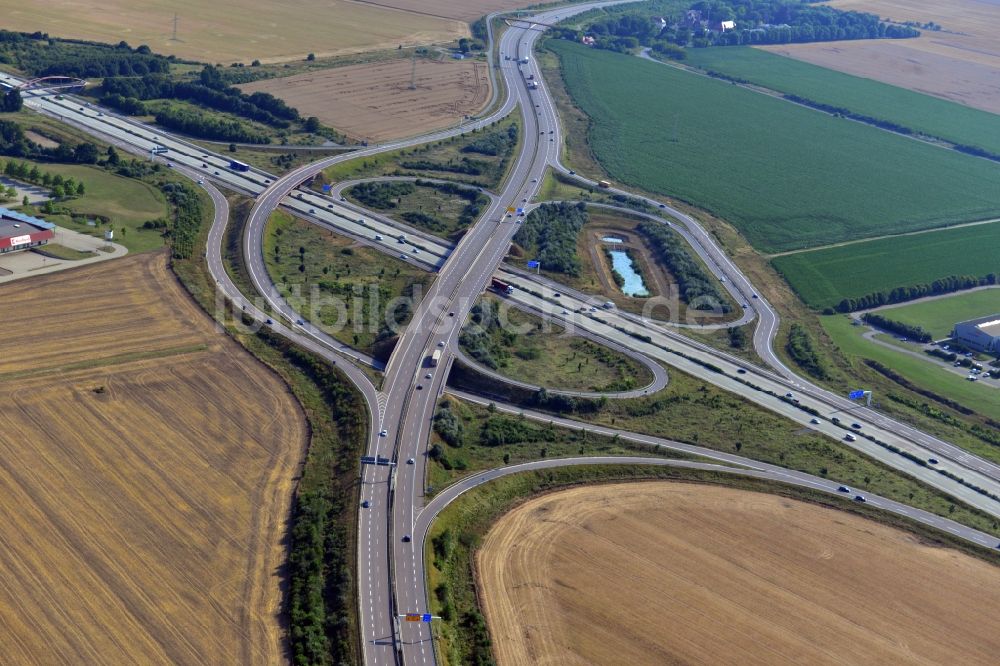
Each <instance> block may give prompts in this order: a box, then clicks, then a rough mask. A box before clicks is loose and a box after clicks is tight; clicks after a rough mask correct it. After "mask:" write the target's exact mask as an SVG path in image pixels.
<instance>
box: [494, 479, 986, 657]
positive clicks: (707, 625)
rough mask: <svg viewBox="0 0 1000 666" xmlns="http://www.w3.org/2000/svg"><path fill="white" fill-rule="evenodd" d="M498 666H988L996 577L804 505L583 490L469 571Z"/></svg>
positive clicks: (645, 489)
mask: <svg viewBox="0 0 1000 666" xmlns="http://www.w3.org/2000/svg"><path fill="white" fill-rule="evenodd" d="M477 565H478V566H477V569H478V571H479V575H480V585H481V589H480V592H481V597H482V598H483V600H484V606H485V612H486V617H487V620H488V622H489V626H490V631H491V633H492V637H493V646H494V651H495V654H496V655H497V657H498V663H500V664H502V665H510V664H539V663H560V664H612V663H615V664H630V665H632V666H639V665H641V664H650V665H653V664H656V665H662V664H732V663H741V664H762V665H764V664H767V665H770V664H845V663H847V664H931V663H938V664H946V663H952V664H993V663H995V662H996V655H997V652H998V650H1000V617H998V614H997V613H996V612H993V611H995V610H996V608H997V601H996V590H997V587H998V585H1000V569H997V568H996V567H993V566H991V565H989V564H987V563H985V562H982V561H980V560H977V559H975V558H973V557H970V556H967V555H963V554H960V553H959V552H957V551H954V550H949V549H944V548H932V547H928V546H924V545H922V544H921V543H920V542H919V540H918V539H917V538H916V537H915V536H913V535H912V534H909V533H907V532H903V531H900V530H897V529H894V528H890V527H887V526H884V525H881V524H879V523H876V522H874V521H871V520H867V519H865V518H862V517H860V516H856V515H853V514H849V513H846V512H841V511H837V510H835V509H830V508H825V507H821V506H817V505H813V504H808V503H805V502H799V501H796V500H790V499H785V498H782V497H778V496H775V495H766V494H761V493H753V492H748V491H741V490H735V489H730V488H724V487H717V486H702V485H694V484H682V483H642V484H619V485H608V486H596V487H581V488H575V489H571V490H565V491H560V492H557V493H553V494H550V495H545V496H542V497H539V498H536V499H533V500H530V501H528V502H526V503H525V504H523V505H522V506H520V507H518V508H517V509H515V510H514V511H512V512H510V513H509V514H507V515H506V516H504V517H503V518H501V519H500V521H498V522H497V524H496V525H495V526H494V527H493V528H492V529H491V530H490V532H489V534H488V535H487V537H486V539H485V540H484V541H483V545H482V548H481V549H480V550H479V552H478V556H477Z"/></svg>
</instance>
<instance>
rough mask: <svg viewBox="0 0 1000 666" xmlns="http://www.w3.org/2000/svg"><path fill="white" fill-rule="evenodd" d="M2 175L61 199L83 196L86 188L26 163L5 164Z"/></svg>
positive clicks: (11, 162)
mask: <svg viewBox="0 0 1000 666" xmlns="http://www.w3.org/2000/svg"><path fill="white" fill-rule="evenodd" d="M3 172H4V175H7V176H10V177H11V178H16V179H17V180H20V181H23V182H25V183H31V184H33V185H40V186H42V187H44V188H47V189H51V190H52V196H53V197H55V198H56V199H61V198H62V197H67V196H74V195H76V196H83V195H84V194H85V193H86V191H87V188H86V187H84V185H83V183H82V182H81V183H78V182H76V181H75V180H73V179H72V178H64V177H63V176H62V174H58V173H55V174H53V173H49V172H48V171H42V170H41V169H39V168H38V167H37V166H36V165H33V164H28V163H27V162H14V161H13V160H12V161H10V162H7V164H5V165H4V167H3Z"/></svg>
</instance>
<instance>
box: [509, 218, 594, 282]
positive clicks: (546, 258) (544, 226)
mask: <svg viewBox="0 0 1000 666" xmlns="http://www.w3.org/2000/svg"><path fill="white" fill-rule="evenodd" d="M588 219H589V217H588V215H587V207H586V206H585V205H584V204H583V203H582V202H581V203H577V204H571V203H566V202H564V201H562V202H559V203H546V204H542V205H541V206H539V207H538V208H536V209H535V210H533V211H531V213H530V214H529V215H528V217H527V219H526V220H525V221H524V224H522V225H521V228H520V229H518V231H517V233H516V234H514V242H515V243H517V244H518V245H520V246H521V247H523V248H524V249H525V250H527V251H528V252H529V253H533V254H534V257H533V258H534V259H535V260H536V261H540V262H541V263H542V268H544V269H545V270H548V271H552V272H554V273H565V274H566V275H572V276H577V275H579V274H580V268H581V267H580V257H579V256H577V253H576V239H577V236H578V235H579V233H580V229H582V228H583V225H584V224H586V223H587V220H588Z"/></svg>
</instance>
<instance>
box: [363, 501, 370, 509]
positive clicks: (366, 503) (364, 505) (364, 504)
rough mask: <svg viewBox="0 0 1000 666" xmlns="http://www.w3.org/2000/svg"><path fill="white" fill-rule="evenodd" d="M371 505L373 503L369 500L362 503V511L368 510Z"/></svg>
mask: <svg viewBox="0 0 1000 666" xmlns="http://www.w3.org/2000/svg"><path fill="white" fill-rule="evenodd" d="M371 505H372V503H371V502H369V501H368V500H365V501H364V502H362V503H361V508H362V509H367V508H368V507H370V506H371Z"/></svg>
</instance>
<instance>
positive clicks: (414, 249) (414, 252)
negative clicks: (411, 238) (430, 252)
mask: <svg viewBox="0 0 1000 666" xmlns="http://www.w3.org/2000/svg"><path fill="white" fill-rule="evenodd" d="M410 252H412V253H413V254H420V250H418V249H417V248H413V249H412V250H410Z"/></svg>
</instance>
